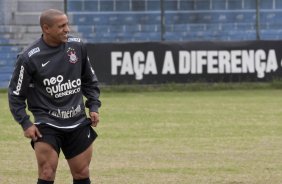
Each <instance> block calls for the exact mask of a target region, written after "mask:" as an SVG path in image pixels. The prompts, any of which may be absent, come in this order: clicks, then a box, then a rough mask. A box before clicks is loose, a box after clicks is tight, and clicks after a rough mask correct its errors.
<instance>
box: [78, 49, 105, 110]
mask: <svg viewBox="0 0 282 184" xmlns="http://www.w3.org/2000/svg"><path fill="white" fill-rule="evenodd" d="M83 46H84V45H83ZM82 49H83V64H82V92H83V95H84V96H85V97H86V98H87V100H86V107H87V108H89V109H90V111H91V112H98V108H99V107H100V106H101V101H100V100H99V96H100V89H99V86H98V79H97V76H96V74H95V71H94V69H93V68H92V66H91V63H90V61H89V57H88V56H87V50H86V48H85V47H83V48H82Z"/></svg>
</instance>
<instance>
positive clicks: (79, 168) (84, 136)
mask: <svg viewBox="0 0 282 184" xmlns="http://www.w3.org/2000/svg"><path fill="white" fill-rule="evenodd" d="M40 26H41V29H42V36H41V37H40V38H39V39H37V40H36V41H35V42H33V43H32V44H30V45H29V46H28V47H27V48H26V49H24V50H23V51H22V52H21V53H20V54H19V55H18V57H17V62H16V65H15V69H14V73H13V76H12V78H11V81H10V85H9V91H8V97H9V106H10V110H11V113H12V115H13V117H14V119H15V120H16V121H17V122H18V123H19V124H20V125H21V127H22V128H23V131H24V136H25V137H27V138H29V139H31V145H32V147H33V148H34V151H35V155H36V158H37V163H38V181H37V184H52V183H54V180H55V174H56V169H57V165H58V158H59V154H60V151H61V150H62V152H63V153H64V156H65V158H66V160H67V162H68V165H69V167H70V171H71V174H72V177H73V183H74V184H90V183H91V182H90V176H89V165H90V161H91V157H92V143H93V141H94V140H95V139H96V137H97V134H96V132H95V131H94V129H93V127H96V126H97V124H98V122H99V114H98V109H99V107H100V106H101V102H100V100H99V95H100V90H99V86H98V80H97V77H96V75H95V72H94V69H93V68H92V66H91V64H90V61H89V58H88V55H87V50H86V47H85V45H84V44H83V43H82V42H81V40H80V38H77V37H72V36H70V35H69V31H70V29H69V21H68V18H67V16H66V14H65V13H63V12H61V11H59V10H55V9H49V10H46V11H44V12H42V14H41V16H40ZM83 96H84V97H86V101H84V100H83ZM26 103H27V104H26ZM27 105H28V110H29V111H30V112H31V113H32V115H33V117H34V122H32V121H31V120H30V116H29V115H28V114H27V113H26V106H27ZM86 108H88V113H86ZM87 114H88V115H87Z"/></svg>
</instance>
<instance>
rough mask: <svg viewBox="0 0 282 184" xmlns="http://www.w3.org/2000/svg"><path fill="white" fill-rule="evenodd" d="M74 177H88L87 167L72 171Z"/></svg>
mask: <svg viewBox="0 0 282 184" xmlns="http://www.w3.org/2000/svg"><path fill="white" fill-rule="evenodd" d="M72 175H73V178H74V179H84V178H88V177H89V167H88V166H87V167H83V168H80V169H75V170H73V171H72Z"/></svg>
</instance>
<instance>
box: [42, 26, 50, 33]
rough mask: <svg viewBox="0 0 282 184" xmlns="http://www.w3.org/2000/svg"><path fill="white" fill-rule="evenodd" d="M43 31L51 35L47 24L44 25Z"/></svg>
mask: <svg viewBox="0 0 282 184" xmlns="http://www.w3.org/2000/svg"><path fill="white" fill-rule="evenodd" d="M42 29H43V32H46V33H49V30H50V28H49V26H48V25H47V24H43V26H42Z"/></svg>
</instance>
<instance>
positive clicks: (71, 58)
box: [67, 47, 78, 64]
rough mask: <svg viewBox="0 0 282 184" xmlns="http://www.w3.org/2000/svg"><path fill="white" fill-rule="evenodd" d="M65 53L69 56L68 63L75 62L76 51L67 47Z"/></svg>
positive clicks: (76, 58)
mask: <svg viewBox="0 0 282 184" xmlns="http://www.w3.org/2000/svg"><path fill="white" fill-rule="evenodd" d="M67 54H68V56H69V57H70V59H69V62H70V63H73V64H74V63H76V62H77V61H78V57H77V56H76V52H75V50H74V49H73V48H71V47H69V48H68V50H67Z"/></svg>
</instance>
